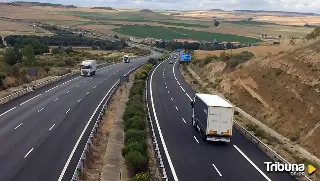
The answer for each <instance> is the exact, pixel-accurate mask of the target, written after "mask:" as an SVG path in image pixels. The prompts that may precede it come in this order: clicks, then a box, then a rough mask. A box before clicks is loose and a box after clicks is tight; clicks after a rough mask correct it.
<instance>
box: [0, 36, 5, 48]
mask: <svg viewBox="0 0 320 181" xmlns="http://www.w3.org/2000/svg"><path fill="white" fill-rule="evenodd" d="M4 47H5V45H4V42H3V39H2V37H1V36H0V48H4Z"/></svg>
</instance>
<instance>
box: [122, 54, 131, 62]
mask: <svg viewBox="0 0 320 181" xmlns="http://www.w3.org/2000/svg"><path fill="white" fill-rule="evenodd" d="M123 62H124V63H130V58H129V55H123Z"/></svg>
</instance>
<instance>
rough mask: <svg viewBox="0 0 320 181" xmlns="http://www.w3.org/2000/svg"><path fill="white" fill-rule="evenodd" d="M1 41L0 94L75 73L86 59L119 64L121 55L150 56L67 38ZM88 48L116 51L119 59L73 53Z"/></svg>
mask: <svg viewBox="0 0 320 181" xmlns="http://www.w3.org/2000/svg"><path fill="white" fill-rule="evenodd" d="M0 40H2V38H1V39H0ZM4 40H5V42H6V44H7V45H8V47H6V48H5V49H2V50H0V90H6V89H8V88H10V87H16V86H18V85H22V84H25V83H30V82H31V81H33V80H37V79H41V78H44V77H48V76H57V75H58V76H60V75H63V74H66V73H71V72H72V71H77V70H78V69H79V63H80V62H81V61H83V60H85V59H95V60H98V61H100V62H113V61H115V62H117V61H121V58H122V57H121V53H122V52H125V53H133V54H134V55H136V56H143V55H147V54H150V51H149V50H145V49H140V48H132V49H130V48H126V43H125V42H124V41H118V42H111V41H106V40H104V41H102V40H95V39H93V38H91V39H90V38H85V37H82V36H75V35H68V34H63V35H55V36H51V37H46V36H44V37H38V36H24V35H10V36H7V37H5V38H4ZM1 45H2V46H4V44H3V41H2V42H0V46H1ZM57 45H58V46H57ZM60 45H62V46H60ZM91 45H92V46H94V47H96V49H98V50H111V51H115V50H116V51H119V55H117V56H108V55H107V56H106V55H103V54H92V53H89V52H86V51H75V50H74V49H73V47H76V46H91ZM49 46H53V48H50V47H49ZM31 71H32V72H35V71H36V72H37V74H36V75H31V74H30V72H31Z"/></svg>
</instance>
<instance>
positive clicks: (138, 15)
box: [58, 11, 210, 28]
mask: <svg viewBox="0 0 320 181" xmlns="http://www.w3.org/2000/svg"><path fill="white" fill-rule="evenodd" d="M58 14H63V15H72V16H78V17H81V18H84V19H89V20H95V21H127V22H153V23H159V24H163V25H172V26H181V27H194V28H209V27H210V26H207V25H203V24H199V23H197V24H195V23H184V22H177V20H168V19H170V18H171V17H169V16H165V15H162V14H159V13H154V14H146V13H142V12H112V13H100V12H82V11H60V12H58Z"/></svg>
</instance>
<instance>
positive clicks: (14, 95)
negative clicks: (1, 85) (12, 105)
mask: <svg viewBox="0 0 320 181" xmlns="http://www.w3.org/2000/svg"><path fill="white" fill-rule="evenodd" d="M117 63H119V62H114V63H109V62H106V63H102V64H99V65H98V66H103V65H114V64H117ZM78 73H79V72H78V71H75V72H71V73H68V74H64V75H62V76H57V77H53V78H52V79H49V80H46V81H43V82H40V83H38V84H36V85H33V86H29V87H27V88H24V89H22V90H19V91H16V92H14V93H12V94H10V95H7V96H5V97H3V98H1V99H0V105H1V104H5V103H7V102H9V101H11V100H12V99H15V98H17V97H19V96H22V95H24V94H26V93H29V92H31V91H33V90H35V89H39V88H41V87H43V86H46V85H48V84H51V83H53V82H57V81H59V80H62V79H64V78H67V77H69V76H72V75H76V74H78Z"/></svg>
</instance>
